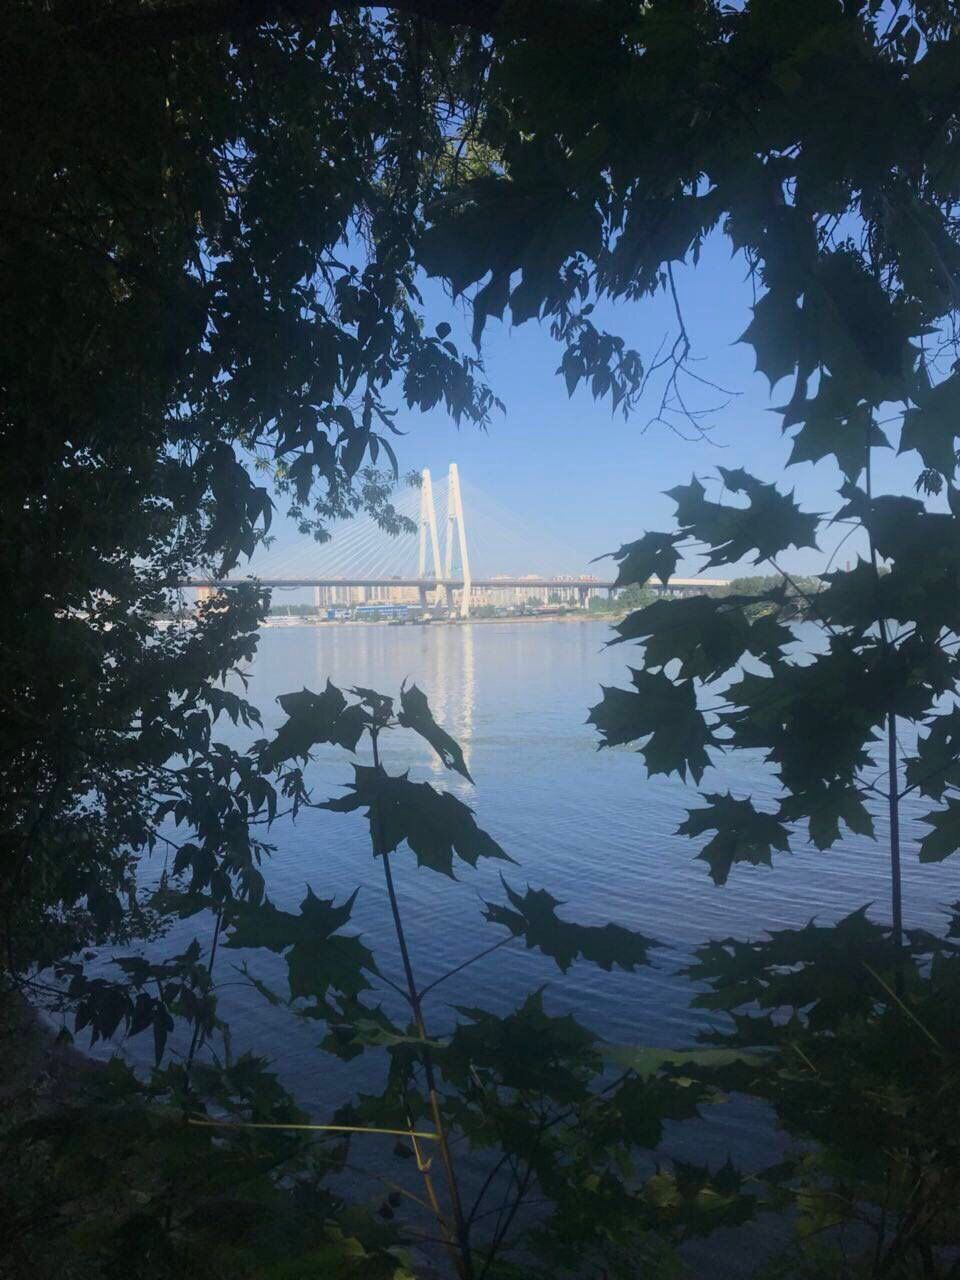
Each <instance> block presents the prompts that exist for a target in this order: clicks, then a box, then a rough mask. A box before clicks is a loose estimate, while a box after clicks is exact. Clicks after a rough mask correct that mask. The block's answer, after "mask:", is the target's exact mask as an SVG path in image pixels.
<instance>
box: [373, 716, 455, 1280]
mask: <svg viewBox="0 0 960 1280" xmlns="http://www.w3.org/2000/svg"><path fill="white" fill-rule="evenodd" d="M378 734H379V731H378V729H377V727H376V726H374V727H373V728H371V731H370V738H371V741H372V743H373V766H374V768H375V769H376V770H377V771H378V772H379V770H380V751H379V747H378V744H377V738H378ZM371 819H372V821H371V824H370V830H371V835H372V837H373V852H374V854H375V855H377V856H378V857H379V858H380V859H381V860H382V862H383V874H384V878H385V880H386V882H387V897H388V898H389V899H390V913H391V915H392V916H393V927H394V931H395V933H396V935H397V943H398V945H399V947H400V959H401V961H402V963H403V972H404V976H405V978H406V981H407V993H408V995H409V998H410V1007H411V1009H412V1010H413V1021H414V1024H415V1026H416V1028H417V1034H418V1035H419V1036H420V1039H421V1040H423V1041H426V1040H427V1039H428V1037H427V1029H426V1024H425V1023H424V1020H423V1011H422V1008H421V1005H420V992H419V991H418V990H417V983H416V979H415V978H414V975H413V964H412V963H411V960H410V951H409V948H408V947H407V937H406V933H405V932H404V928H403V919H402V917H401V915H400V904H399V902H398V901H397V891H396V888H395V886H394V883H393V869H392V868H391V866H390V855H389V854H388V853H387V851H386V850H385V849H384V848H383V842H382V840H381V838H380V813H379V808H378V805H377V803H376V800H374V803H373V805H372V807H371ZM423 1068H424V1073H425V1075H426V1078H427V1093H428V1096H429V1099H430V1111H431V1115H432V1117H433V1124H434V1128H435V1130H436V1133H437V1142H438V1145H439V1148H440V1159H441V1163H442V1164H443V1170H444V1174H445V1175H446V1181H447V1189H448V1191H449V1193H450V1204H451V1206H452V1209H453V1225H454V1229H455V1232H456V1237H457V1243H458V1246H459V1253H458V1256H457V1259H456V1261H457V1272H458V1274H459V1275H460V1276H461V1277H462V1280H473V1262H472V1260H471V1256H470V1248H469V1243H468V1238H467V1228H466V1222H465V1220H464V1216H463V1204H462V1202H461V1199H460V1188H459V1186H458V1184H457V1176H456V1171H455V1170H454V1166H453V1158H452V1156H451V1154H450V1144H449V1142H448V1140H447V1130H446V1126H445V1125H444V1123H443V1116H442V1114H441V1112H440V1098H439V1094H438V1092H437V1083H436V1076H435V1074H434V1070H433V1062H432V1060H431V1057H430V1050H429V1049H428V1048H427V1047H426V1045H424V1050H423ZM427 1177H429V1175H427ZM427 1189H428V1193H429V1192H430V1191H431V1190H432V1187H430V1186H429V1184H428V1186H427ZM434 1202H435V1199H434ZM439 1221H440V1223H441V1225H442V1226H443V1225H445V1224H444V1220H443V1218H442V1217H441V1218H439Z"/></svg>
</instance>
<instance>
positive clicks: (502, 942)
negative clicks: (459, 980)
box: [420, 934, 516, 1000]
mask: <svg viewBox="0 0 960 1280" xmlns="http://www.w3.org/2000/svg"><path fill="white" fill-rule="evenodd" d="M511 942H516V938H515V937H514V936H513V934H511V935H510V937H509V938H501V939H500V941H499V942H495V943H494V944H493V946H492V947H485V948H484V949H483V951H478V952H477V954H476V955H475V956H471V957H470V959H469V960H464V962H463V964H458V965H457V966H456V968H455V969H448V970H447V972H446V973H445V974H443V975H442V976H441V977H439V978H435V979H434V980H433V982H430V983H428V984H427V985H426V986H425V987H423V988H422V989H421V991H420V999H421V1000H422V999H423V997H424V996H425V995H426V994H427V992H428V991H432V990H433V989H434V987H439V985H440V983H441V982H446V980H447V979H448V978H452V977H453V975H454V974H455V973H461V972H462V971H463V970H464V969H466V968H468V967H469V966H470V965H472V964H476V962H477V961H478V960H482V959H483V957H484V956H489V955H491V954H492V953H493V952H494V951H499V950H500V948H501V947H505V946H507V945H508V943H511Z"/></svg>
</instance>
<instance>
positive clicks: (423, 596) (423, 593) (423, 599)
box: [417, 583, 427, 612]
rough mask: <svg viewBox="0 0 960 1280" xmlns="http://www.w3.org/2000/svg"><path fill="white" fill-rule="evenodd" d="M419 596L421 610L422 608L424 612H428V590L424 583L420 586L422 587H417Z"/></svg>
mask: <svg viewBox="0 0 960 1280" xmlns="http://www.w3.org/2000/svg"><path fill="white" fill-rule="evenodd" d="M417 595H418V596H419V598H420V608H421V609H422V610H423V611H424V612H426V608H427V588H426V587H425V586H424V585H423V584H422V583H421V584H420V586H419V587H417Z"/></svg>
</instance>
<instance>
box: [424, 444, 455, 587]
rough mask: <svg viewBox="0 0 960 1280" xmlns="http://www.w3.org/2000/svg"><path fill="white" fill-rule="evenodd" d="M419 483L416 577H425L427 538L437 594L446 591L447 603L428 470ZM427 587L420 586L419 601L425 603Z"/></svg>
mask: <svg viewBox="0 0 960 1280" xmlns="http://www.w3.org/2000/svg"><path fill="white" fill-rule="evenodd" d="M420 479H421V483H420V548H419V555H418V558H417V577H418V578H426V577H427V539H428V537H429V541H430V551H431V553H432V558H433V577H434V579H435V581H436V584H437V594H438V597H439V593H440V592H441V590H443V591H445V592H446V595H447V603H448V604H449V603H450V598H449V597H450V588H449V587H447V586H446V584H445V583H444V582H443V577H442V574H441V571H440V539H439V537H438V536H437V512H436V508H435V507H434V505H433V481H432V480H431V479H430V472H429V471H428V470H427V469H424V470H423V472H422V473H421V477H420ZM426 593H427V588H426V587H421V588H420V603H421V604H422V605H425V604H426Z"/></svg>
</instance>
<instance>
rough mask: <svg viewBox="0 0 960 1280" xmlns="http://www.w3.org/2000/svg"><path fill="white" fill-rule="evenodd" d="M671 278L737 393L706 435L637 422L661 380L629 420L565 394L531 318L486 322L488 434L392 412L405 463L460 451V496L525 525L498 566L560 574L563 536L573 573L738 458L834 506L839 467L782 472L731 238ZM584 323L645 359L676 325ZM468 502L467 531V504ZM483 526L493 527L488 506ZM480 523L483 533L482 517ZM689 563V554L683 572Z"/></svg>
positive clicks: (605, 318) (659, 523) (704, 367)
mask: <svg viewBox="0 0 960 1280" xmlns="http://www.w3.org/2000/svg"><path fill="white" fill-rule="evenodd" d="M676 280H677V285H678V289H679V293H680V298H681V302H682V306H683V311H684V317H685V321H686V325H687V328H688V330H689V333H690V337H691V339H692V341H693V344H694V351H695V355H696V357H697V362H696V363H695V365H694V366H693V367H694V368H695V369H696V370H697V371H698V372H699V373H701V374H702V375H704V376H705V377H707V378H709V379H710V380H711V381H713V382H715V383H719V384H721V385H722V386H723V387H724V388H726V389H728V390H729V391H730V392H732V393H733V394H732V395H731V397H730V399H729V403H727V404H726V406H725V407H723V408H720V409H719V410H718V411H717V412H716V413H715V414H713V415H712V416H711V418H710V419H709V420H708V421H709V422H710V424H711V426H712V432H711V439H710V441H705V440H702V439H701V440H685V439H681V438H680V437H679V436H678V435H676V434H674V433H673V432H672V431H670V430H669V429H668V428H667V427H664V426H662V425H658V424H654V425H651V426H649V427H647V422H648V419H649V417H650V415H651V414H652V413H653V412H655V410H656V408H657V405H658V404H659V397H660V389H659V386H657V387H654V388H651V391H650V393H649V396H648V403H647V404H645V405H643V406H641V408H640V409H639V410H638V411H637V412H636V414H635V415H634V416H633V417H632V418H631V420H629V421H626V422H625V421H624V419H623V417H622V416H621V415H619V414H618V415H616V416H611V413H610V409H609V405H608V404H597V403H595V402H594V401H593V399H592V397H591V396H590V393H589V391H588V390H586V389H585V388H582V387H581V388H579V389H578V390H577V392H576V393H575V394H574V395H573V397H572V398H570V397H568V395H567V392H566V387H565V385H564V382H563V379H562V378H561V377H559V376H558V375H557V374H556V369H557V365H558V363H559V355H560V352H559V349H558V347H557V345H556V344H555V343H554V341H553V340H552V339H551V337H550V335H549V332H548V331H547V329H546V327H545V326H539V325H537V324H536V323H534V322H530V323H528V324H525V325H522V326H520V327H519V328H512V327H510V326H509V325H508V324H501V323H498V322H496V321H491V322H490V323H489V324H488V327H487V330H486V333H485V337H484V359H485V361H486V367H487V375H488V379H489V381H490V382H491V384H492V386H493V387H494V389H495V390H496V392H497V394H498V395H499V396H500V397H501V399H502V400H503V401H504V402H505V404H506V414H505V415H501V414H499V413H497V414H496V415H495V417H494V420H493V423H492V425H491V428H490V430H489V431H488V432H486V433H484V432H480V431H478V430H477V429H476V428H474V427H461V428H460V429H458V428H457V427H455V426H454V425H453V423H452V422H451V421H450V420H449V419H448V418H447V417H446V415H445V414H443V413H440V412H435V413H431V414H426V415H423V414H419V413H410V412H408V411H406V410H403V409H401V411H400V413H399V415H398V418H397V425H398V426H399V427H401V428H402V429H403V430H404V431H406V432H407V433H408V434H407V435H406V436H405V437H404V438H402V439H399V440H396V441H395V442H394V443H395V444H396V445H397V447H398V454H399V460H400V464H401V468H402V469H403V470H409V469H417V470H419V469H421V468H423V467H429V468H430V469H431V471H432V472H433V475H434V484H435V486H436V485H437V483H438V481H439V482H442V479H443V477H444V476H445V474H446V469H447V465H448V463H449V462H450V461H456V462H457V463H458V465H459V469H460V474H461V478H462V480H463V483H464V487H465V499H469V496H470V494H471V493H472V494H473V496H474V502H475V503H476V502H477V498H478V495H482V499H483V500H484V501H483V505H484V506H485V507H487V510H488V513H489V510H491V509H496V508H499V509H500V510H501V511H502V512H503V513H504V516H505V522H506V519H509V520H510V521H511V524H512V527H515V528H519V527H521V526H522V529H523V534H522V537H521V536H519V535H518V536H517V537H516V539H515V540H516V541H517V542H522V543H523V545H522V546H517V548H516V551H515V553H512V552H511V550H510V549H509V548H510V545H512V544H510V541H509V539H507V538H505V539H504V544H503V550H502V551H500V550H498V551H497V556H498V557H499V559H498V562H497V565H496V566H495V568H496V570H497V571H500V572H522V571H526V570H536V571H540V570H542V569H544V568H549V569H551V570H553V571H556V569H557V568H558V567H559V566H557V564H556V563H555V562H556V559H557V556H558V552H557V547H558V546H562V547H565V548H569V549H570V552H569V554H570V558H571V559H575V560H577V561H578V563H576V564H570V565H569V570H570V571H571V572H580V571H582V570H583V568H584V566H585V565H586V563H587V561H588V560H589V559H590V558H591V557H592V556H596V555H599V554H601V553H603V552H606V551H609V550H611V549H613V548H615V547H617V546H619V545H620V543H621V542H625V541H629V540H631V539H633V538H636V537H639V536H640V535H641V534H642V533H643V532H644V531H645V530H648V529H669V528H670V527H672V515H673V509H674V508H673V503H672V502H671V501H670V500H669V499H668V498H666V497H665V496H664V494H663V491H664V490H665V489H668V488H670V487H671V486H672V485H675V484H679V483H685V482H687V481H689V479H690V477H691V475H692V474H693V473H696V474H697V475H698V476H700V477H701V478H702V479H704V480H706V479H707V477H709V476H711V475H714V476H715V475H716V468H717V466H718V465H721V466H727V467H736V466H743V467H745V468H746V469H747V470H748V471H750V472H752V473H753V474H754V475H757V476H758V477H759V478H761V479H763V480H768V481H775V482H777V483H778V484H780V485H781V486H786V487H787V488H790V487H793V488H795V489H796V492H797V496H798V498H799V499H800V500H801V502H802V504H803V505H804V507H805V509H807V510H819V511H824V510H827V511H828V510H831V509H832V507H833V505H834V503H835V490H836V488H837V486H838V485H839V483H840V477H839V473H838V472H837V471H836V469H835V467H834V466H833V465H832V464H831V463H829V462H823V463H820V464H818V465H817V466H813V465H811V464H809V463H803V464H800V465H799V466H795V467H792V468H789V469H787V468H786V461H787V458H788V456H789V452H790V441H789V439H787V438H784V437H782V436H781V433H780V425H779V416H778V415H777V414H775V413H772V412H771V408H772V407H773V406H774V405H777V404H781V403H783V401H784V400H786V399H787V398H788V396H789V394H790V389H791V387H790V383H789V381H788V380H784V381H783V382H782V383H781V384H780V385H779V386H778V387H777V388H775V390H774V392H773V393H772V394H771V391H770V388H769V386H768V383H767V379H766V377H765V376H764V375H762V374H757V373H755V372H754V353H753V349H752V348H751V347H749V346H747V345H745V344H743V343H738V342H737V339H738V337H739V336H740V334H741V333H742V332H743V330H744V329H745V328H746V326H747V324H748V323H749V320H750V306H751V303H752V300H753V292H752V286H751V283H750V281H749V280H747V279H746V271H745V265H744V262H743V259H742V258H735V259H731V257H730V252H729V246H728V244H727V242H726V241H724V239H723V238H722V237H720V236H714V237H713V238H712V239H711V241H710V242H708V244H707V245H706V247H705V250H704V253H703V255H702V257H701V260H700V263H699V265H698V266H697V267H695V268H694V267H686V268H681V269H680V270H679V271H677V273H676ZM425 298H426V302H427V315H428V321H429V322H430V323H431V324H436V323H438V322H439V321H440V320H444V319H446V320H447V321H449V322H450V323H451V324H452V325H453V327H454V333H453V335H452V336H453V337H454V338H455V339H456V340H457V341H458V343H459V344H460V345H461V346H463V345H465V344H467V343H468V342H469V330H470V318H469V314H468V310H467V308H466V307H465V306H464V304H463V303H453V302H451V301H450V299H449V298H446V297H444V296H443V294H442V293H441V292H440V290H439V289H437V288H436V287H434V286H433V285H432V284H430V283H429V282H428V284H427V285H426V287H425ZM594 319H595V320H597V322H598V324H600V325H601V326H603V327H606V328H608V329H611V330H613V331H615V332H618V333H620V334H621V335H622V336H623V337H624V339H625V340H626V342H627V343H628V344H629V345H631V346H634V347H636V348H637V349H638V350H639V351H640V352H641V354H642V355H643V357H644V359H645V360H649V359H650V358H651V357H652V356H653V354H654V353H655V351H656V349H657V347H658V346H659V344H660V342H661V339H662V338H663V337H664V335H665V334H667V333H671V334H672V332H674V331H675V326H674V320H673V314H672V306H671V304H670V302H669V300H668V299H667V298H663V297H661V298H655V299H651V300H647V301H645V302H643V303H638V304H621V305H616V306H610V307H607V308H606V309H605V310H604V311H603V313H602V314H601V313H600V311H599V309H598V312H597V313H596V314H595V316H594ZM695 398H696V397H695ZM722 399H723V397H720V396H718V395H717V394H716V393H714V392H711V391H709V390H703V391H702V392H701V393H700V405H701V406H706V405H710V404H715V403H717V402H719V401H721V400H722ZM919 469H920V461H919V458H918V457H917V456H916V455H915V454H911V455H906V456H905V457H903V458H899V459H898V458H897V456H896V454H895V453H893V451H889V452H887V451H883V456H882V457H878V458H877V466H876V471H875V477H874V483H875V487H876V489H877V491H878V492H879V491H882V490H890V489H897V490H900V491H911V490H912V486H913V481H914V479H915V477H916V475H917V473H918V471H919ZM718 489H719V485H718ZM488 504H489V505H488ZM465 505H466V507H467V511H466V514H467V518H468V532H469V517H470V502H469V501H468V500H467V501H466V503H465ZM486 524H487V527H488V528H489V527H490V525H491V518H490V516H489V514H488V515H487V518H486ZM281 525H282V522H281ZM476 532H477V536H478V537H479V536H480V534H481V533H482V525H481V527H480V528H478V529H477V531H476ZM835 540H836V539H835V538H834V539H833V540H832V541H831V543H830V544H829V545H828V546H827V548H826V551H827V553H829V551H831V550H832V546H833V542H835ZM284 541H285V539H284ZM848 555H849V556H850V558H855V550H854V549H853V544H852V543H851V544H848V546H847V547H846V548H844V550H843V551H842V552H841V553H840V555H839V557H838V561H837V563H838V565H842V564H843V562H844V561H845V560H846V559H847V557H848ZM826 558H827V556H826V554H821V553H818V552H815V551H801V552H794V553H787V554H785V555H784V557H783V564H784V566H785V567H787V568H789V569H792V570H794V571H798V572H804V571H808V572H815V571H817V570H818V569H822V568H823V567H824V565H825V562H826ZM500 560H502V561H503V563H500ZM697 567H698V566H697V564H696V562H695V561H692V562H688V563H687V564H686V565H684V566H681V571H683V570H687V571H691V572H692V571H695V570H696V568H697ZM741 569H742V570H744V571H746V569H747V566H741ZM764 571H765V570H763V569H757V570H754V572H764ZM766 571H769V570H766ZM712 572H714V573H717V574H719V573H720V572H721V571H720V570H714V571H712Z"/></svg>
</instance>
